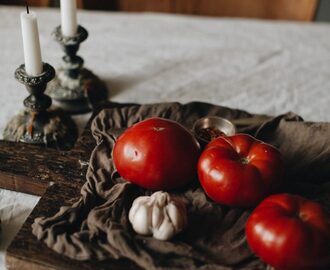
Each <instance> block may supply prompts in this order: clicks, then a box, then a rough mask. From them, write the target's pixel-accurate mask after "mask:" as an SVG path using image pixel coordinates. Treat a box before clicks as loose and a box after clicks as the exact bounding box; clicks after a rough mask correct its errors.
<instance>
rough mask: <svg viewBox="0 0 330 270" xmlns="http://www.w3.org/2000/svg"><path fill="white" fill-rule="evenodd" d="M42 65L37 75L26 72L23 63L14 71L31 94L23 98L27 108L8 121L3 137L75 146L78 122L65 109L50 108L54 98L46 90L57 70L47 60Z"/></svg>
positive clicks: (52, 144) (27, 141)
mask: <svg viewBox="0 0 330 270" xmlns="http://www.w3.org/2000/svg"><path fill="white" fill-rule="evenodd" d="M43 68H44V72H43V73H42V74H40V75H39V76H36V77H31V76H29V75H27V74H26V72H25V66H24V65H21V66H20V67H19V68H18V69H17V70H16V71H15V77H16V79H17V80H18V81H19V82H20V83H22V84H24V85H25V86H26V88H27V90H28V91H29V92H30V93H31V95H30V96H28V97H27V98H26V99H25V100H24V106H25V107H26V109H25V110H24V111H22V112H21V113H19V114H18V115H16V116H14V117H13V118H12V119H11V120H10V122H9V123H8V124H7V126H6V128H5V130H4V133H3V137H4V139H5V140H8V141H17V142H24V143H30V144H41V145H46V146H48V147H55V148H59V149H69V148H72V146H73V145H74V143H75V141H76V139H77V128H76V125H75V123H74V122H73V121H72V119H71V118H70V117H69V116H67V115H66V114H65V113H64V112H63V111H62V110H58V109H57V110H55V109H49V107H50V106H51V104H52V100H51V99H50V97H48V96H46V95H45V94H44V93H43V92H44V91H45V89H46V86H47V83H48V82H49V81H51V80H52V79H53V78H54V76H55V70H54V68H53V67H52V66H50V65H49V64H46V63H44V65H43Z"/></svg>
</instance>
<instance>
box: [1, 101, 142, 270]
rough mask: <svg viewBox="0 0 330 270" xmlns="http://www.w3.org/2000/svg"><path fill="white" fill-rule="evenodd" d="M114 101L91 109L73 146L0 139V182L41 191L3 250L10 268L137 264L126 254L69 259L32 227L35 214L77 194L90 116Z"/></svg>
mask: <svg viewBox="0 0 330 270" xmlns="http://www.w3.org/2000/svg"><path fill="white" fill-rule="evenodd" d="M115 106H123V104H114V103H111V104H105V105H103V106H102V107H101V108H99V109H98V110H96V111H95V113H94V115H93V116H92V118H91V120H90V121H89V122H88V124H87V126H86V128H85V130H84V132H83V134H82V136H81V137H80V139H79V140H78V142H77V144H76V146H75V147H74V149H73V150H71V151H66V152H61V151H57V150H54V149H48V148H44V147H40V146H33V145H27V144H22V143H12V142H6V141H0V187H1V188H4V189H9V190H14V191H18V192H24V193H29V194H33V195H40V196H42V198H41V199H40V201H39V203H38V204H37V206H36V207H35V209H34V210H33V211H32V213H31V215H30V216H29V217H28V219H27V220H26V222H25V223H24V225H23V227H22V228H21V230H20V231H19V233H18V234H17V235H16V237H15V238H14V240H13V242H12V243H11V245H10V246H9V248H8V250H7V254H6V265H7V267H8V269H20V270H23V269H38V270H39V269H128V270H129V269H138V267H137V266H136V265H135V264H133V263H131V262H128V261H125V260H111V261H103V262H93V261H87V262H79V261H74V260H71V259H69V258H67V257H65V256H61V255H59V254H57V253H55V252H53V251H52V250H51V249H49V248H48V247H47V246H46V245H45V244H44V243H42V242H40V241H38V240H37V238H36V237H35V236H34V235H33V234H32V229H31V225H32V223H33V221H34V219H35V218H36V217H38V216H44V215H46V216H49V215H52V214H55V213H56V212H57V211H58V210H59V208H60V206H62V205H64V204H71V203H72V202H73V201H74V200H75V199H76V198H77V197H78V196H79V192H80V189H81V186H82V185H83V184H84V182H85V174H86V170H87V167H88V161H89V157H90V154H91V152H92V150H93V148H94V146H95V142H94V139H93V137H92V134H91V131H90V125H91V121H92V119H93V117H94V116H95V115H96V114H97V113H98V111H99V110H100V109H102V108H104V107H115Z"/></svg>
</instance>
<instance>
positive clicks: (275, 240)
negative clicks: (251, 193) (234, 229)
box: [246, 194, 330, 270]
mask: <svg viewBox="0 0 330 270" xmlns="http://www.w3.org/2000/svg"><path fill="white" fill-rule="evenodd" d="M246 236H247V241H248V243H249V245H250V247H251V249H252V250H253V251H254V252H255V253H256V254H257V255H258V256H259V257H260V258H261V259H262V260H264V261H265V262H267V263H268V264H270V265H272V266H273V267H275V268H276V269H278V270H298V269H299V270H302V269H303V270H307V269H308V270H309V269H310V270H312V269H313V270H316V269H330V216H329V213H327V212H326V211H325V210H324V209H323V208H322V207H321V205H320V204H318V203H316V202H313V201H310V200H307V199H305V198H303V197H300V196H296V195H289V194H279V195H273V196H270V197H268V198H266V199H265V200H264V201H263V202H261V203H260V204H259V205H258V206H257V208H256V209H255V210H254V211H253V212H252V214H251V215H250V217H249V219H248V221H247V223H246Z"/></svg>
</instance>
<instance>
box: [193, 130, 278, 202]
mask: <svg viewBox="0 0 330 270" xmlns="http://www.w3.org/2000/svg"><path fill="white" fill-rule="evenodd" d="M282 177H283V161H282V156H281V154H280V152H279V151H278V150H277V149H276V148H275V147H273V146H271V145H269V144H266V143H263V142H261V141H259V140H257V139H255V138H253V137H252V136H250V135H246V134H237V135H234V136H229V137H219V138H217V139H215V140H213V141H211V142H210V143H209V144H208V145H207V146H206V148H205V150H204V151H203V152H202V154H201V156H200V158H199V161H198V178H199V181H200V183H201V185H202V187H203V189H204V191H205V192H206V194H207V195H208V196H209V197H210V198H211V199H212V200H214V201H215V202H217V203H220V204H225V205H229V206H234V207H253V206H255V205H257V204H258V203H259V202H260V201H261V200H262V199H264V198H265V197H266V196H268V195H269V194H271V193H272V192H274V191H275V190H276V189H277V188H278V186H279V185H280V182H281V179H282Z"/></svg>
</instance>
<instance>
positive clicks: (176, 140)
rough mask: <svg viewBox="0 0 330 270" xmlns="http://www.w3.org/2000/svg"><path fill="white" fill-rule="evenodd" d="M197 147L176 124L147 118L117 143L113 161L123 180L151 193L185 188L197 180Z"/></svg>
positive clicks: (192, 139) (198, 150) (196, 143)
mask: <svg viewBox="0 0 330 270" xmlns="http://www.w3.org/2000/svg"><path fill="white" fill-rule="evenodd" d="M199 152H200V146H199V143H198V142H197V140H196V139H195V137H194V136H193V134H192V133H191V132H190V131H188V130H187V129H186V128H185V127H183V126H182V125H180V124H179V123H177V122H174V121H171V120H167V119H163V118H150V119H147V120H144V121H142V122H139V123H137V124H135V125H133V126H131V127H130V128H128V129H127V130H126V131H125V132H124V133H123V134H122V135H121V136H120V137H119V138H118V140H117V142H116V143H115V146H114V149H113V161H114V164H115V167H116V169H117V170H118V172H119V174H120V175H121V176H122V177H123V178H125V179H126V180H128V181H130V182H132V183H134V184H137V185H139V186H141V187H144V188H147V189H152V190H169V189H174V188H178V187H182V186H184V185H186V184H187V183H188V182H189V181H190V180H192V179H193V178H194V177H195V176H196V174H197V173H196V171H197V169H196V167H197V161H198V156H199Z"/></svg>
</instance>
